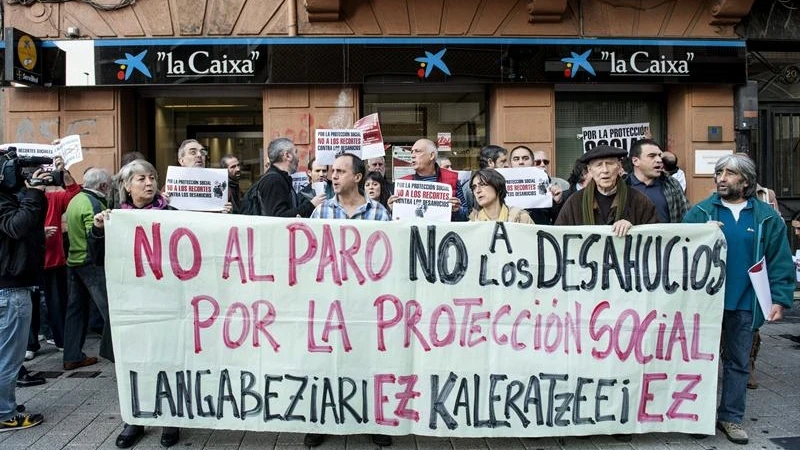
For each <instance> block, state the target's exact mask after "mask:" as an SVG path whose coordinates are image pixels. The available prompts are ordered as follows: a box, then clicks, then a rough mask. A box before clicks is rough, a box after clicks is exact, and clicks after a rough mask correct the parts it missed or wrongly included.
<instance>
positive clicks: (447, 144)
mask: <svg viewBox="0 0 800 450" xmlns="http://www.w3.org/2000/svg"><path fill="white" fill-rule="evenodd" d="M452 142H453V135H452V134H451V133H437V134H436V147H437V149H438V150H439V151H440V152H449V151H450V150H451V149H452V147H451V144H452Z"/></svg>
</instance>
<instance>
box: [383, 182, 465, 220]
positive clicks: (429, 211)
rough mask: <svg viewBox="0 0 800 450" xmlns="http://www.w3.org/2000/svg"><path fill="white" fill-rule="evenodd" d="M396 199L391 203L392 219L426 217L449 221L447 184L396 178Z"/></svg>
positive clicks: (451, 191) (451, 189)
mask: <svg viewBox="0 0 800 450" xmlns="http://www.w3.org/2000/svg"><path fill="white" fill-rule="evenodd" d="M394 195H395V196H397V201H395V202H394V204H393V205H392V220H404V219H427V220H435V221H438V222H449V221H450V218H451V216H452V206H451V204H450V198H451V197H452V196H453V188H452V187H450V185H449V184H445V183H435V182H430V181H415V180H397V181H395V182H394Z"/></svg>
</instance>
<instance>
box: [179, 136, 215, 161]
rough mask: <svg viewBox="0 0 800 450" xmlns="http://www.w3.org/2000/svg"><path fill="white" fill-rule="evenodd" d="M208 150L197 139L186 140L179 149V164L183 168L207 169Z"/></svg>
mask: <svg viewBox="0 0 800 450" xmlns="http://www.w3.org/2000/svg"><path fill="white" fill-rule="evenodd" d="M206 158H208V150H206V149H205V148H204V147H203V144H201V143H199V142H197V140H196V139H186V140H185V141H183V142H181V145H180V147H178V164H180V165H181V167H205V166H206Z"/></svg>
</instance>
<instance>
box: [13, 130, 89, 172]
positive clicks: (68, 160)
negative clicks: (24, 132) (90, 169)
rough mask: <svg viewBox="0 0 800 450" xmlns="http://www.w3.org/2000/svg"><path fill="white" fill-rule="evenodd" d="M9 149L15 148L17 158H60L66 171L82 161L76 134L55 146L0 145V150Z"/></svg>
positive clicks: (79, 138) (79, 140) (79, 141)
mask: <svg viewBox="0 0 800 450" xmlns="http://www.w3.org/2000/svg"><path fill="white" fill-rule="evenodd" d="M9 147H15V148H16V149H17V154H18V155H19V156H42V157H45V158H55V157H56V156H61V158H62V159H63V160H64V168H66V169H69V168H70V167H72V165H73V164H75V163H78V162H81V161H83V148H82V147H81V137H80V136H79V135H77V134H71V135H69V136H65V137H63V138H61V139H60V140H59V142H58V144H55V145H52V144H32V143H27V142H16V143H13V144H3V145H0V149H6V148H9Z"/></svg>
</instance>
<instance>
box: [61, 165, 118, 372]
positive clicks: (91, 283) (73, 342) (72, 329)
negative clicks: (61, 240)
mask: <svg viewBox="0 0 800 450" xmlns="http://www.w3.org/2000/svg"><path fill="white" fill-rule="evenodd" d="M110 190H111V175H110V174H109V173H108V171H107V170H105V169H100V168H92V169H89V170H87V171H86V173H84V174H83V190H82V191H81V192H80V193H79V194H77V195H76V196H75V197H73V198H72V200H71V201H70V202H69V205H68V206H67V213H66V214H67V233H68V235H69V254H68V255H67V286H68V287H67V289H68V292H69V294H68V296H67V314H66V320H65V323H64V369H66V370H73V369H77V368H79V367H84V366H90V365H92V364H96V363H97V358H95V357H93V356H91V357H90V356H86V354H84V353H83V344H84V343H85V342H86V331H87V328H88V325H89V302H90V301H94V302H95V303H96V304H98V309H99V310H100V311H108V307H106V308H103V307H102V305H103V304H107V303H108V294H107V293H106V277H105V272H104V270H103V268H102V267H99V266H96V265H95V264H93V263H92V261H91V258H89V253H88V242H87V236H88V233H89V232H90V231H91V229H92V222H93V220H94V215H95V214H96V213H98V212H100V211H103V210H104V209H106V208H107V205H108V196H109V191H110ZM103 320H104V321H105V326H104V330H103V338H102V340H101V342H100V356H104V357H107V358H109V359H111V358H113V349H112V347H111V335H110V333H109V332H108V331H109V328H108V317H103Z"/></svg>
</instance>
